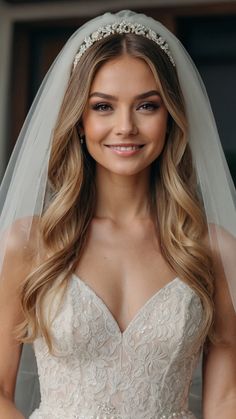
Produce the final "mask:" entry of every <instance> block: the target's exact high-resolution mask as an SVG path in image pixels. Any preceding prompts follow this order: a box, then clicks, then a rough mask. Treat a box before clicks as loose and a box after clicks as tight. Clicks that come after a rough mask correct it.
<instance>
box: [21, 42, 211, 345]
mask: <svg viewBox="0 0 236 419" xmlns="http://www.w3.org/2000/svg"><path fill="white" fill-rule="evenodd" d="M123 54H129V55H131V56H133V57H137V58H141V59H143V60H145V61H146V62H147V64H148V65H149V66H150V68H151V70H152V72H153V75H154V77H155V78H156V80H157V82H158V85H159V86H160V90H161V95H162V98H163V101H164V103H165V105H166V107H167V110H168V112H169V121H168V131H169V134H168V138H167V139H166V143H165V146H164V149H163V151H162V153H161V155H160V156H159V157H158V159H157V160H156V161H154V162H153V163H152V165H151V176H150V189H151V195H150V196H151V202H150V204H151V213H152V217H153V220H154V222H155V225H156V231H157V235H158V239H159V241H160V245H161V250H162V253H163V256H164V257H165V259H166V261H167V262H168V263H169V265H170V266H171V267H172V268H173V269H174V271H175V272H176V273H177V274H178V276H179V277H181V279H182V280H183V281H185V282H186V283H187V284H189V285H190V287H192V288H193V289H194V290H195V291H196V292H197V294H198V295H199V296H200V298H201V301H202V305H203V308H204V327H203V330H204V331H203V337H205V336H207V334H208V332H209V329H210V326H211V324H212V320H213V301H212V295H213V271H212V260H211V257H210V253H209V250H208V247H207V246H206V245H205V237H206V235H207V222H206V219H205V216H204V211H203V210H202V203H201V199H200V197H199V196H198V192H197V181H196V177H195V171H194V168H193V164H192V156H191V150H190V147H189V144H188V139H187V138H188V124H187V118H186V112H185V105H184V99H183V96H182V93H181V89H180V85H179V82H178V77H177V73H176V70H175V69H174V68H173V66H172V64H171V63H170V61H169V58H168V57H167V56H166V54H164V53H163V52H162V50H161V49H160V48H158V47H157V46H156V44H155V43H154V42H153V41H151V40H149V39H147V38H145V37H142V36H138V35H134V34H122V35H121V34H118V35H111V36H109V37H107V38H105V39H102V40H100V41H97V42H96V43H95V44H94V45H92V46H91V47H90V48H88V50H87V51H86V52H85V53H84V55H83V56H82V57H81V59H80V61H79V63H78V64H77V66H76V68H75V71H74V72H73V73H72V74H71V77H70V80H69V83H68V87H67V90H66V93H65V96H64V99H63V103H62V106H61V109H60V113H59V116H58V120H57V124H56V127H55V131H54V138H53V143H52V149H51V155H50V162H49V171H48V179H49V184H50V188H51V190H52V194H51V200H50V202H49V205H48V206H47V208H45V210H44V212H43V214H42V217H41V218H40V220H39V229H40V235H41V238H42V242H43V244H44V247H45V249H46V253H47V257H46V258H45V259H44V260H42V261H41V263H40V264H39V266H38V267H37V269H35V270H34V271H33V272H32V273H31V274H30V275H29V276H28V277H27V278H26V279H25V281H24V284H23V286H22V290H21V302H22V309H23V312H24V315H25V320H24V321H23V322H22V323H21V324H20V325H18V326H17V328H16V335H17V338H18V339H20V340H21V341H23V342H32V341H33V340H34V339H35V338H36V337H37V336H38V335H42V336H43V337H44V338H45V340H46V343H47V345H48V347H49V350H50V351H53V349H54V346H53V342H52V336H51V333H50V325H51V322H52V319H51V322H50V321H49V320H48V318H47V316H46V315H45V304H46V298H47V297H48V296H49V295H51V296H52V298H53V296H55V295H56V293H59V291H60V292H61V297H63V296H64V294H65V291H66V286H67V283H68V281H69V279H70V276H71V274H72V272H73V271H74V269H75V267H76V266H77V265H78V262H79V259H80V257H81V255H82V251H83V249H84V247H85V246H86V240H87V237H88V229H89V225H90V222H91V220H92V218H93V215H94V207H95V201H96V188H95V183H94V177H95V176H94V173H95V170H94V169H95V162H94V160H93V159H92V157H91V156H90V155H89V153H88V152H87V150H86V148H85V147H81V146H80V143H79V138H78V125H79V124H80V122H81V116H82V114H83V111H84V108H85V105H86V103H87V100H88V96H89V91H90V86H91V83H92V81H93V79H94V76H95V74H96V72H97V71H98V69H99V68H101V66H102V65H103V64H104V63H105V62H107V61H108V60H111V59H114V58H116V57H119V56H122V55H123ZM157 197H158V199H157ZM58 295H59V294H58ZM61 301H62V300H61ZM47 306H48V305H47Z"/></svg>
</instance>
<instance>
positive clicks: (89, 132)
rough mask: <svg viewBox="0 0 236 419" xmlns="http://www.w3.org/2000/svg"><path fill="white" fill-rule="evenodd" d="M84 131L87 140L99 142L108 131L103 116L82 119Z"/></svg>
mask: <svg viewBox="0 0 236 419" xmlns="http://www.w3.org/2000/svg"><path fill="white" fill-rule="evenodd" d="M83 127H84V133H85V137H86V139H87V141H89V142H93V143H96V142H99V141H100V140H101V139H102V137H103V136H104V135H105V133H106V132H107V131H108V124H107V123H106V122H105V120H104V118H102V117H101V118H96V117H89V118H86V119H85V120H84V121H83Z"/></svg>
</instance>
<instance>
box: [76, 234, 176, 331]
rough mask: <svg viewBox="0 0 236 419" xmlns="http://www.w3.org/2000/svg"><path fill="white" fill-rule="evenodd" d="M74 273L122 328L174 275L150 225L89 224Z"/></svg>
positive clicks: (122, 328)
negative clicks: (138, 226) (89, 230)
mask: <svg viewBox="0 0 236 419" xmlns="http://www.w3.org/2000/svg"><path fill="white" fill-rule="evenodd" d="M75 273H76V275H77V276H78V277H79V278H81V280H83V281H84V282H86V283H87V285H88V286H89V287H90V288H91V289H93V290H94V292H95V293H96V294H97V295H98V297H99V298H101V299H102V300H103V302H104V303H105V304H106V306H107V308H108V309H109V311H110V312H111V314H112V315H113V317H114V318H115V319H116V321H117V323H118V324H119V326H120V329H121V330H124V329H125V328H126V327H127V325H128V324H129V323H130V321H131V320H132V318H133V317H134V316H135V315H136V313H137V312H138V311H139V310H140V309H141V307H142V306H143V305H144V304H145V303H146V302H147V301H148V300H149V299H150V298H151V297H152V296H153V295H154V294H155V293H156V292H157V291H158V290H160V289H161V288H162V287H163V286H165V285H166V284H167V283H168V282H170V281H171V280H172V279H173V278H175V277H176V274H175V272H173V271H172V269H171V268H170V266H169V265H168V263H167V262H166V261H165V259H164V257H163V256H162V254H161V251H160V247H159V243H158V240H157V236H156V234H155V231H154V229H153V228H152V227H150V226H147V227H146V228H140V229H132V228H131V229H129V230H128V231H124V230H122V231H120V230H119V229H115V228H100V226H96V227H95V228H94V227H92V229H91V232H90V235H89V240H88V242H87V246H86V248H85V250H84V252H83V255H82V257H81V259H80V261H79V263H78V266H77V268H76V272H75Z"/></svg>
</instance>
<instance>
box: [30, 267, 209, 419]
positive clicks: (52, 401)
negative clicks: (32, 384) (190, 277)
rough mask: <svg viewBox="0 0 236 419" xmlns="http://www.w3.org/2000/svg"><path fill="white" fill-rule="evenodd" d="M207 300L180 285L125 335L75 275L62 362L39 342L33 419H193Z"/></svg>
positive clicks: (148, 306) (64, 313)
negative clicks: (191, 393)
mask: <svg viewBox="0 0 236 419" xmlns="http://www.w3.org/2000/svg"><path fill="white" fill-rule="evenodd" d="M202 316H203V309H202V305H201V301H200V298H199V297H198V296H197V294H196V293H195V292H194V291H193V290H192V289H191V288H190V287H189V286H188V285H187V284H185V283H184V282H183V281H182V280H180V279H179V278H175V279H174V280H173V281H172V282H170V283H168V284H167V285H166V286H164V287H163V288H162V289H161V290H160V291H158V292H157V293H155V294H154V295H153V296H152V297H151V298H150V299H149V300H148V301H147V302H146V303H145V305H144V306H143V307H142V308H141V309H140V310H139V311H138V313H137V314H136V316H135V317H134V318H133V320H132V321H131V322H130V323H129V325H128V327H127V328H126V329H125V331H124V332H123V333H122V332H121V331H120V328H119V326H118V324H117V322H116V320H115V319H114V317H113V316H112V314H111V312H110V311H109V309H108V308H107V306H106V305H105V303H104V302H103V301H102V299H101V298H99V297H98V296H97V295H96V293H95V292H94V291H93V290H92V289H91V287H89V286H88V285H87V284H86V283H85V282H84V281H82V280H81V279H79V278H78V277H77V276H75V275H73V276H72V278H71V280H70V282H69V288H68V290H67V292H66V296H65V300H64V303H63V305H62V307H61V310H60V312H59V313H58V316H57V317H56V319H55V320H54V323H53V334H54V336H55V339H56V342H57V346H58V347H59V348H60V351H61V354H60V356H52V355H50V354H49V353H48V350H47V347H46V345H45V342H44V340H43V339H42V338H38V339H37V340H35V342H34V351H35V355H36V360H37V365H38V373H39V380H40V391H41V403H40V406H39V408H38V409H36V410H35V411H34V412H33V413H32V414H31V415H30V419H167V418H181V419H184V418H185V419H193V418H194V415H193V414H192V413H191V412H190V411H189V410H188V397H189V387H190V384H191V379H192V375H193V370H194V368H195V366H196V363H197V361H198V356H199V352H200V348H201V344H202V342H201V341H200V339H199V333H200V331H201V327H202Z"/></svg>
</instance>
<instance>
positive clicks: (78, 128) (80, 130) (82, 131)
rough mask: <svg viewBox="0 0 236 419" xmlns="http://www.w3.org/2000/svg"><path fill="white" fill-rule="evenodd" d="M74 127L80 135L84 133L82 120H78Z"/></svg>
mask: <svg viewBox="0 0 236 419" xmlns="http://www.w3.org/2000/svg"><path fill="white" fill-rule="evenodd" d="M76 129H77V132H78V134H79V135H80V136H81V137H82V136H83V135H84V128H83V124H82V122H78V123H77V124H76Z"/></svg>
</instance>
